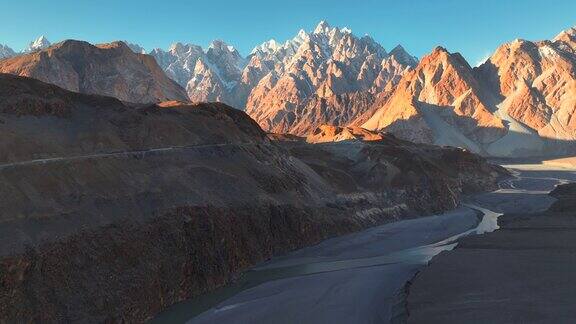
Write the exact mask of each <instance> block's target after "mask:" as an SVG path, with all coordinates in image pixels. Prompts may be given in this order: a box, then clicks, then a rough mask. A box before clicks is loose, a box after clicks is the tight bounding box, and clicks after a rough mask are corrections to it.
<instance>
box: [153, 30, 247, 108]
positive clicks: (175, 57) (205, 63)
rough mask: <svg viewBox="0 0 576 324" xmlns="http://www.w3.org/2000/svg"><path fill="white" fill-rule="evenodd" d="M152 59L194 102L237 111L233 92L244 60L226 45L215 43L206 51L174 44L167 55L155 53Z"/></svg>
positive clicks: (237, 103) (165, 53)
mask: <svg viewBox="0 0 576 324" xmlns="http://www.w3.org/2000/svg"><path fill="white" fill-rule="evenodd" d="M150 55H152V56H154V57H155V58H156V61H157V62H158V64H160V66H161V67H162V68H163V69H164V71H165V72H166V74H167V75H168V76H169V77H170V78H172V79H173V80H175V81H176V82H178V83H179V84H180V85H182V86H183V87H186V90H187V93H188V96H189V97H190V99H191V100H192V101H220V102H224V103H228V104H232V105H235V106H236V107H238V106H239V105H241V103H240V102H238V101H237V100H235V96H234V88H235V87H236V85H237V84H238V81H239V79H240V76H241V74H242V69H243V68H244V66H245V61H246V60H245V59H244V58H242V56H241V55H240V54H239V53H238V51H237V50H236V49H235V48H234V47H232V46H230V45H228V44H226V43H225V42H223V41H220V40H216V41H213V42H212V43H211V44H210V46H209V47H208V49H207V50H204V49H202V48H201V47H200V46H198V45H193V44H182V43H175V44H174V45H172V46H171V47H170V49H169V50H168V51H164V50H162V49H154V50H153V51H152V52H151V53H150Z"/></svg>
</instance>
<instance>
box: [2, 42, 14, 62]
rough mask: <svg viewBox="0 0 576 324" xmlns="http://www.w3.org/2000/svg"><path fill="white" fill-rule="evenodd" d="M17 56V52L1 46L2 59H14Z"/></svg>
mask: <svg viewBox="0 0 576 324" xmlns="http://www.w3.org/2000/svg"><path fill="white" fill-rule="evenodd" d="M15 55H16V52H14V50H13V49H11V48H10V47H8V46H6V45H2V44H0V59H4V58H9V57H13V56H15Z"/></svg>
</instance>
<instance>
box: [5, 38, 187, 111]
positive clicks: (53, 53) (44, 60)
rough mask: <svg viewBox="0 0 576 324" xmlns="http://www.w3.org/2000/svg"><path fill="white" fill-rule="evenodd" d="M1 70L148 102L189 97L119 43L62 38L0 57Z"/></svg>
mask: <svg viewBox="0 0 576 324" xmlns="http://www.w3.org/2000/svg"><path fill="white" fill-rule="evenodd" d="M0 73H11V74H16V75H21V76H27V77H32V78H36V79H39V80H42V81H45V82H48V83H52V84H55V85H57V86H60V87H62V88H64V89H68V90H71V91H76V92H82V93H87V94H99V95H106V96H112V97H116V98H118V99H120V100H123V101H129V102H137V103H152V102H159V101H165V100H183V101H186V100H188V97H187V95H186V92H185V91H184V89H182V87H180V86H179V85H178V84H177V83H176V82H174V81H172V80H171V79H169V78H168V77H167V76H166V75H165V74H164V72H163V71H162V69H161V68H160V67H159V66H158V64H156V61H155V60H154V58H153V57H151V56H149V55H144V54H136V53H134V52H133V51H132V50H131V49H130V48H129V47H128V46H127V45H126V44H124V43H123V42H114V43H110V44H101V45H96V46H95V45H91V44H89V43H87V42H81V41H74V40H67V41H64V42H61V43H58V44H56V45H53V46H51V47H48V48H46V49H38V50H35V51H34V52H32V53H29V54H23V55H20V56H17V57H13V58H10V59H6V60H2V61H0Z"/></svg>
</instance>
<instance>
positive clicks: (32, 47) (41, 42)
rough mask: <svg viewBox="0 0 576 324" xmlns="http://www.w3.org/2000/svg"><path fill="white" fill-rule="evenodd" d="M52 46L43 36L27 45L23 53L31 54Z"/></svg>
mask: <svg viewBox="0 0 576 324" xmlns="http://www.w3.org/2000/svg"><path fill="white" fill-rule="evenodd" d="M50 45H52V44H51V43H50V42H49V41H48V39H47V38H46V37H45V36H40V37H38V38H37V39H36V40H35V41H32V42H30V44H28V48H26V49H25V50H24V51H23V53H32V52H36V51H39V50H43V49H45V48H48V47H50Z"/></svg>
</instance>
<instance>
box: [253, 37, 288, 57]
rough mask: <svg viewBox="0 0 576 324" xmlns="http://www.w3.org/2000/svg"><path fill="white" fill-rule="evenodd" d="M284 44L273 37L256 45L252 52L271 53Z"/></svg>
mask: <svg viewBox="0 0 576 324" xmlns="http://www.w3.org/2000/svg"><path fill="white" fill-rule="evenodd" d="M281 46H282V45H281V44H280V43H278V42H277V41H276V40H275V39H271V40H269V41H266V42H264V43H262V44H260V45H258V46H256V47H254V49H253V50H252V52H250V54H255V53H258V52H263V53H270V52H275V51H277V50H278V49H279V48H280V47H281Z"/></svg>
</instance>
